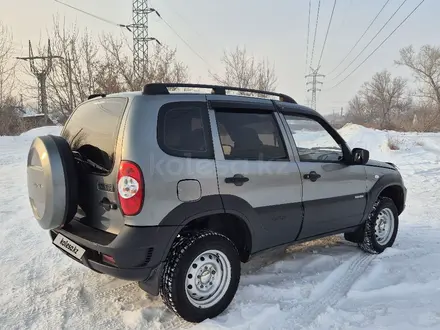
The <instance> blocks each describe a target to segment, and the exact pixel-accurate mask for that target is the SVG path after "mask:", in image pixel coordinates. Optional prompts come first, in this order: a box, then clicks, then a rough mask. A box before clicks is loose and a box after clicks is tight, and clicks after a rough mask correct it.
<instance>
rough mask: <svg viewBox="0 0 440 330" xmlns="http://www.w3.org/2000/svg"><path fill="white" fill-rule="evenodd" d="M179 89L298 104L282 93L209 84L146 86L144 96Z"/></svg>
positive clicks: (163, 93)
mask: <svg viewBox="0 0 440 330" xmlns="http://www.w3.org/2000/svg"><path fill="white" fill-rule="evenodd" d="M179 87H183V88H185V87H187V88H210V89H211V90H212V91H211V94H216V95H226V91H227V90H230V91H237V92H249V93H255V94H265V95H272V96H278V97H279V99H280V101H282V102H288V103H295V104H296V101H295V100H294V99H293V98H291V97H290V96H288V95H285V94H281V93H275V92H267V91H262V90H257V89H250V88H241V87H231V86H219V85H207V84H186V83H153V84H147V85H145V86H144V90H143V92H142V94H144V95H166V94H169V93H170V92H169V90H168V88H179Z"/></svg>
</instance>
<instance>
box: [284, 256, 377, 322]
mask: <svg viewBox="0 0 440 330" xmlns="http://www.w3.org/2000/svg"><path fill="white" fill-rule="evenodd" d="M375 258H376V255H371V254H365V253H363V252H360V253H359V254H357V255H356V256H354V257H352V258H351V259H350V260H349V261H347V262H344V263H343V264H342V265H340V266H339V267H337V268H336V269H335V270H333V271H332V272H331V274H330V275H329V276H328V277H327V278H326V279H325V280H324V282H322V283H320V284H318V285H317V286H316V287H315V289H314V290H313V292H312V294H311V300H310V301H308V302H307V303H305V304H304V305H301V306H300V307H299V308H298V309H297V310H296V312H295V313H294V314H293V315H292V316H291V317H289V318H288V319H292V322H293V323H297V324H298V325H299V326H302V327H306V326H308V325H310V324H311V323H312V322H313V321H314V320H315V319H316V318H317V317H318V316H319V315H320V314H322V313H323V312H325V310H326V309H327V308H328V307H332V306H334V305H336V304H337V303H338V302H339V300H340V299H341V298H343V297H344V296H345V295H346V294H347V293H348V291H349V290H350V288H351V287H352V286H353V284H354V283H355V282H356V280H357V279H358V278H359V277H360V276H361V275H362V274H363V273H364V271H365V270H366V269H367V267H368V266H369V264H370V263H371V261H373V259H375ZM286 321H287V320H286ZM286 323H287V324H289V323H290V322H286Z"/></svg>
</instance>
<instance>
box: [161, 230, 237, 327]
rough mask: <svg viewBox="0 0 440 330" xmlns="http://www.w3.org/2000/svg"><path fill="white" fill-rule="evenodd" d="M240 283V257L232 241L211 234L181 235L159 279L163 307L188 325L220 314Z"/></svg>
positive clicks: (222, 236) (216, 234) (219, 235)
mask: <svg viewBox="0 0 440 330" xmlns="http://www.w3.org/2000/svg"><path fill="white" fill-rule="evenodd" d="M239 281H240V257H239V254H238V251H237V248H236V247H235V245H234V244H233V243H232V241H231V240H230V239H229V238H227V237H226V236H224V235H221V234H219V233H216V232H213V231H201V232H195V233H190V234H186V235H183V236H181V237H179V238H178V239H177V240H176V242H175V243H174V245H173V247H172V249H171V251H170V254H169V256H168V259H167V261H166V265H165V268H164V273H163V276H162V283H161V287H160V293H161V296H162V298H163V300H164V303H165V304H166V305H167V306H168V307H169V308H170V309H171V310H172V311H174V312H175V313H176V314H177V315H179V316H180V317H182V318H183V319H185V320H186V321H189V322H201V321H203V320H205V319H207V318H213V317H216V316H217V315H219V314H220V313H222V312H223V311H224V310H225V309H226V308H227V307H228V306H229V304H230V303H231V301H232V299H233V298H234V296H235V293H236V291H237V288H238V284H239Z"/></svg>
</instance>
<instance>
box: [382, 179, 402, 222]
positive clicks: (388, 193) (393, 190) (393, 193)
mask: <svg viewBox="0 0 440 330" xmlns="http://www.w3.org/2000/svg"><path fill="white" fill-rule="evenodd" d="M378 197H388V198H390V199H391V200H392V201H393V202H394V204H395V205H396V207H397V211H398V213H399V215H400V214H401V213H402V212H403V210H404V208H405V192H404V190H403V188H402V186H401V185H398V184H390V185H388V186H386V187H384V188H383V189H382V190H381V191H380V193H379V195H378Z"/></svg>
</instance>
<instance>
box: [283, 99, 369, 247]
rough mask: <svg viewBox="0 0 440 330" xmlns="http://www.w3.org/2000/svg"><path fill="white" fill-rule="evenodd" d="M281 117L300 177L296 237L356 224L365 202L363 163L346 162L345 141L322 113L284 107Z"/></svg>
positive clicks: (338, 229)
mask: <svg viewBox="0 0 440 330" xmlns="http://www.w3.org/2000/svg"><path fill="white" fill-rule="evenodd" d="M282 117H283V118H284V120H285V124H287V126H288V127H289V129H290V132H291V138H292V140H293V143H292V146H293V148H294V153H295V156H296V158H297V162H298V166H299V170H300V172H301V176H302V180H303V205H304V223H303V227H302V230H301V233H300V235H299V237H298V239H305V238H308V237H313V236H316V235H321V234H325V233H330V232H336V231H342V230H343V229H345V228H349V227H353V226H356V225H358V224H359V223H360V221H361V219H362V217H363V214H364V209H365V205H366V171H365V167H364V166H362V165H348V163H347V161H345V160H344V159H346V158H347V157H349V153H350V151H349V149H348V147H347V145H346V143H345V141H344V140H343V139H342V138H341V137H340V136H339V134H338V133H337V132H336V131H335V130H334V129H333V128H332V127H331V126H330V125H329V124H328V123H327V122H326V121H325V120H324V119H323V118H322V117H320V116H315V115H313V114H311V113H309V114H307V113H306V112H302V113H295V111H289V110H287V109H286V108H285V109H284V110H283V114H282Z"/></svg>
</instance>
